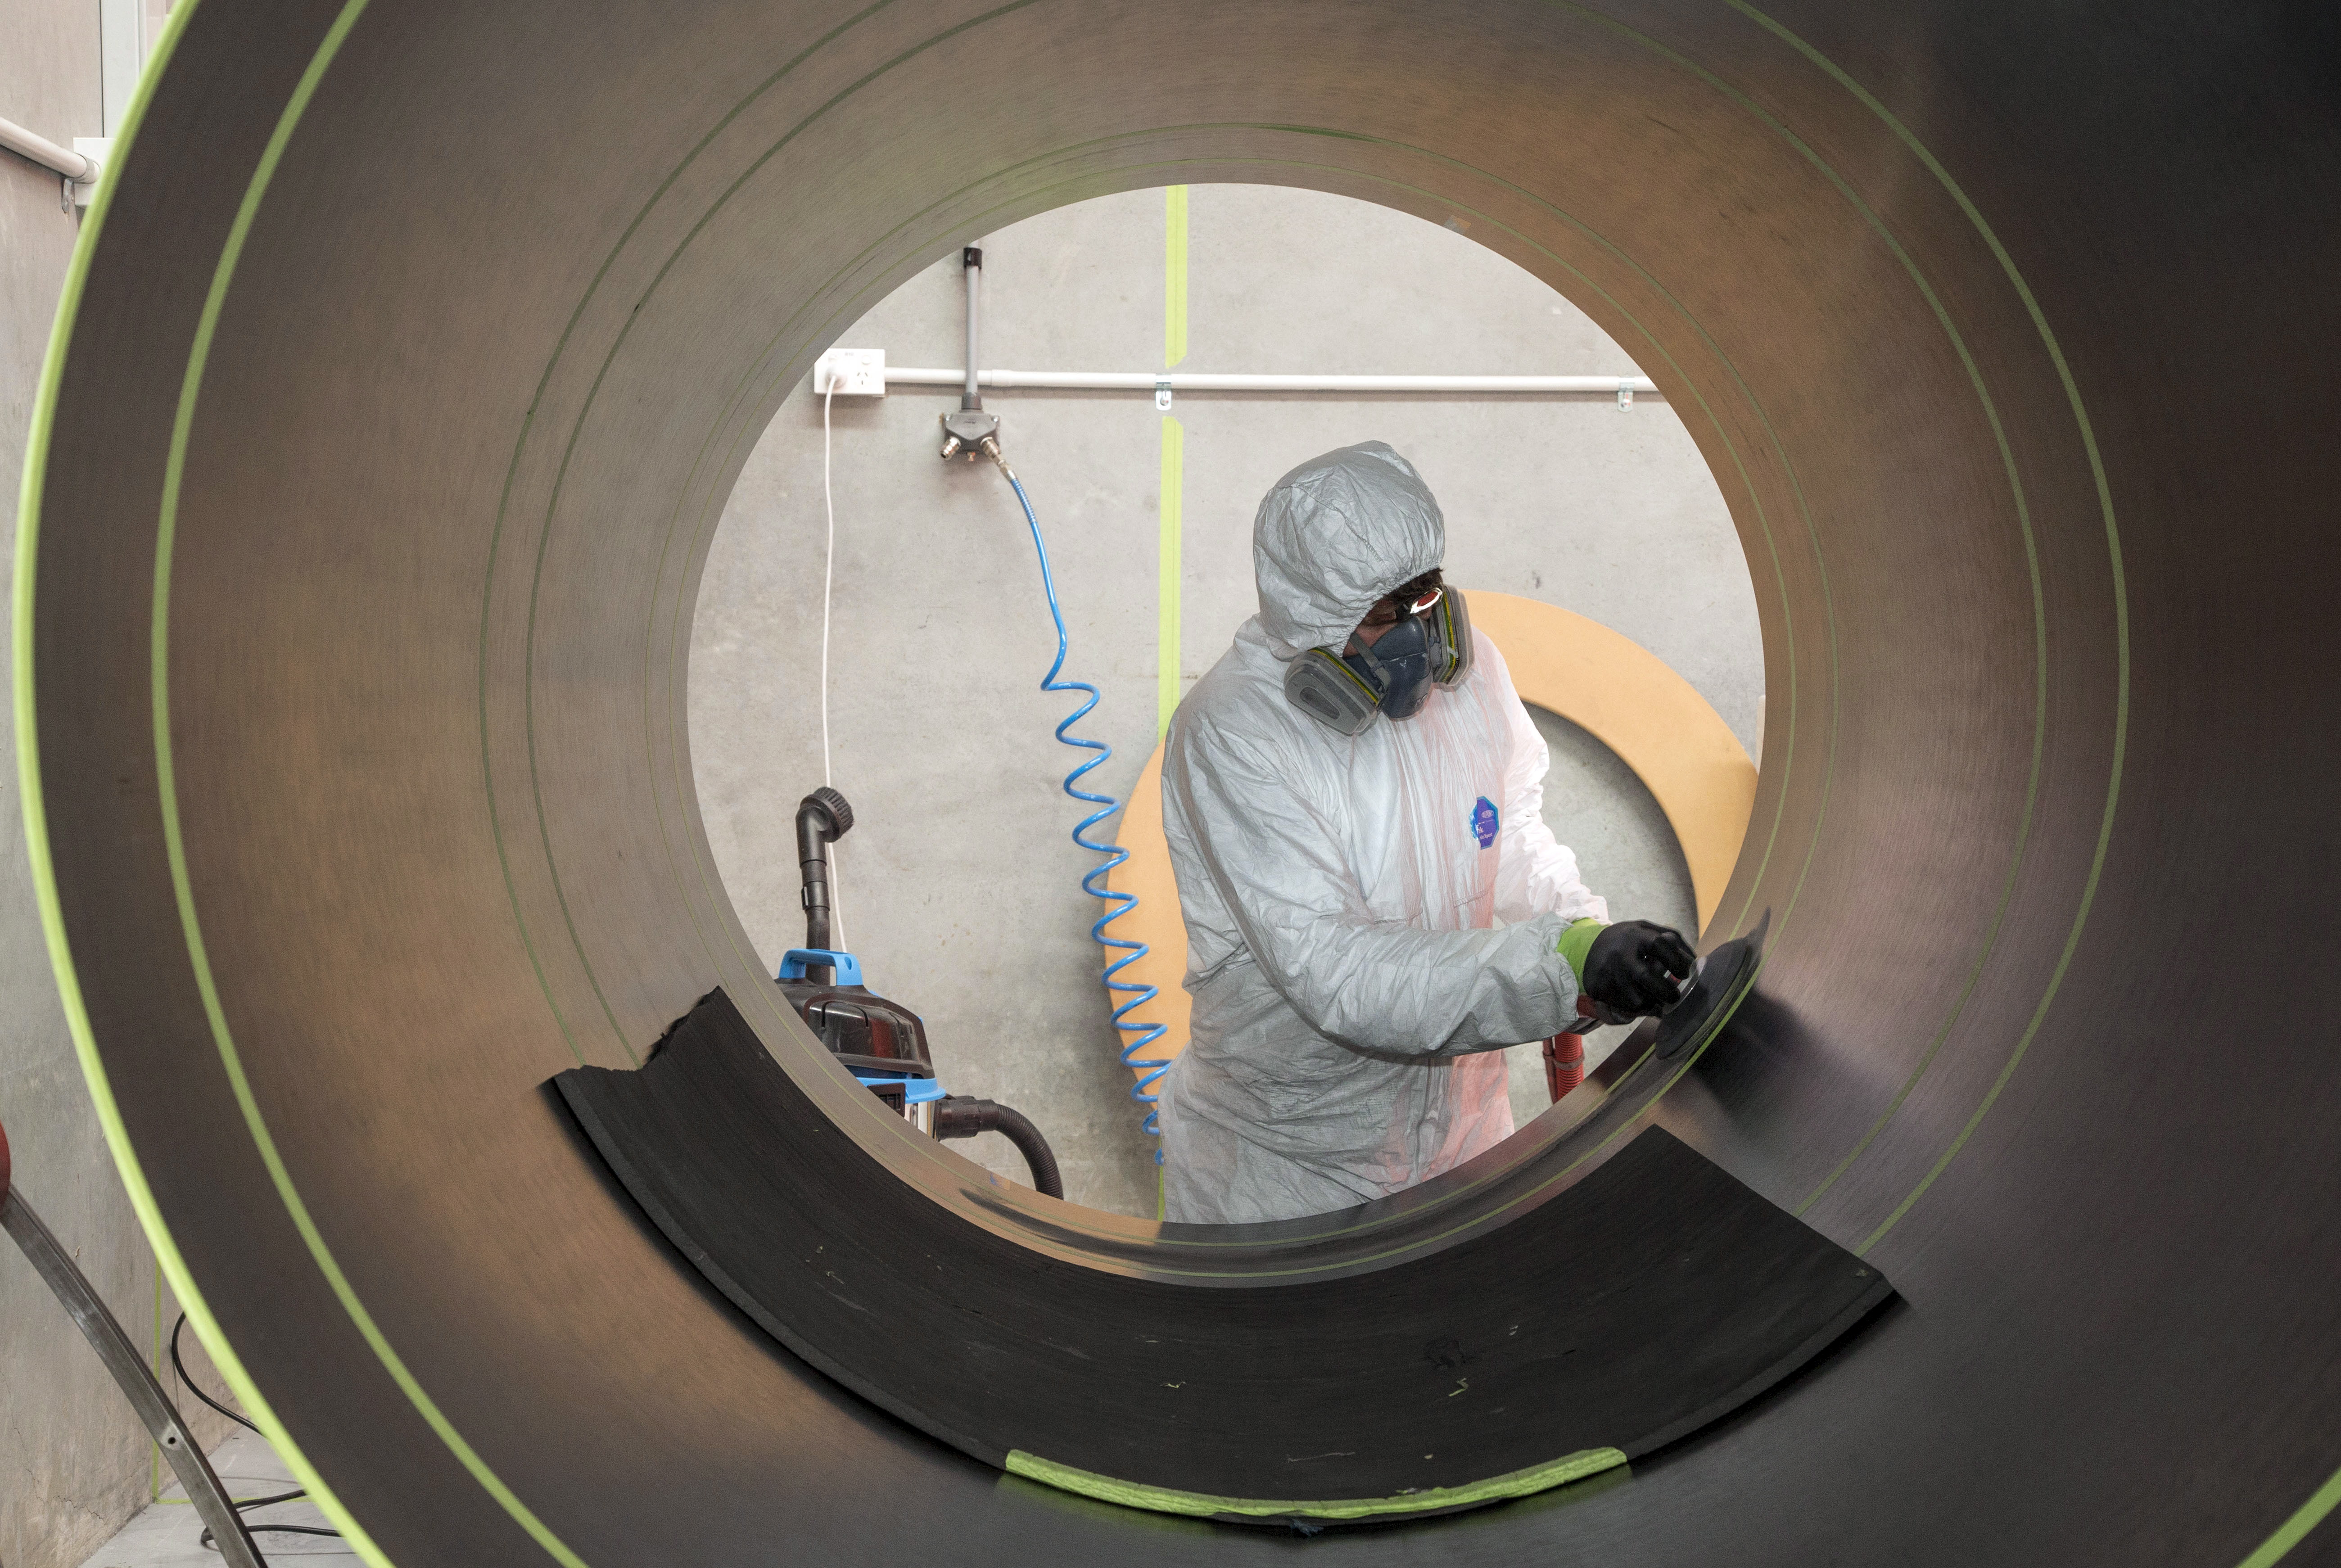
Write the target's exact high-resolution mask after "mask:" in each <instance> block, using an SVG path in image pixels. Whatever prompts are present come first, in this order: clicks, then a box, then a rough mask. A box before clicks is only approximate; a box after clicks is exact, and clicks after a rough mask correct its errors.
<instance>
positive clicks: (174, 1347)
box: [171, 1313, 341, 1552]
mask: <svg viewBox="0 0 2341 1568" xmlns="http://www.w3.org/2000/svg"><path fill="white" fill-rule="evenodd" d="M186 1326H187V1314H186V1313H180V1314H179V1321H178V1322H177V1323H173V1324H172V1325H171V1370H172V1371H174V1372H175V1373H178V1374H179V1386H180V1387H182V1388H184V1389H185V1390H186V1391H187V1392H188V1393H192V1394H194V1396H195V1397H196V1398H197V1399H200V1400H202V1401H203V1402H204V1403H205V1404H208V1405H210V1406H211V1407H212V1408H213V1409H214V1410H216V1411H218V1412H219V1413H221V1414H222V1415H224V1416H226V1417H227V1418H228V1419H229V1420H230V1421H233V1422H234V1423H236V1424H237V1425H238V1426H241V1427H243V1428H244V1430H245V1431H246V1432H250V1433H255V1434H257V1435H259V1436H261V1437H266V1436H267V1435H268V1434H267V1433H264V1432H262V1431H261V1430H260V1428H259V1427H257V1426H255V1425H254V1424H253V1423H251V1422H250V1421H247V1420H246V1419H244V1417H243V1416H241V1415H239V1414H237V1413H235V1412H234V1411H233V1410H230V1409H229V1408H228V1407H227V1406H226V1405H224V1404H222V1403H220V1402H219V1401H218V1400H216V1399H214V1398H213V1397H212V1396H211V1395H210V1394H208V1393H204V1389H203V1385H202V1384H201V1383H197V1382H196V1381H195V1380H194V1378H192V1377H190V1376H188V1375H187V1363H186V1358H185V1357H184V1356H183V1355H182V1354H180V1353H179V1335H180V1333H182V1332H183V1331H184V1329H185V1328H186ZM308 1495H309V1491H308V1488H306V1487H295V1488H294V1489H293V1490H292V1491H290V1492H278V1493H272V1494H271V1495H269V1496H266V1497H232V1498H230V1499H228V1502H229V1503H231V1504H232V1505H234V1509H235V1511H236V1512H237V1513H243V1512H244V1510H245V1509H247V1508H265V1507H267V1506H268V1505H269V1504H270V1503H291V1502H293V1501H294V1500H295V1499H297V1498H303V1497H306V1496H308ZM244 1528H245V1529H247V1530H265V1531H268V1532H270V1533H273V1534H277V1535H332V1536H336V1537H338V1536H339V1535H340V1534H341V1532H340V1531H338V1530H328V1529H326V1528H324V1526H323V1525H318V1524H270V1523H266V1522H265V1521H263V1520H257V1519H254V1520H246V1521H245V1522H244ZM203 1543H204V1546H205V1547H206V1548H207V1549H209V1550H210V1551H214V1552H216V1551H218V1550H219V1545H218V1543H216V1542H214V1540H213V1539H212V1533H211V1529H210V1527H209V1526H208V1525H206V1526H205V1527H204V1533H203Z"/></svg>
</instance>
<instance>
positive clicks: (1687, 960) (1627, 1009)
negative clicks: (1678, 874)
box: [1585, 920, 1698, 1018]
mask: <svg viewBox="0 0 2341 1568" xmlns="http://www.w3.org/2000/svg"><path fill="white" fill-rule="evenodd" d="M1697 966H1698V954H1695V953H1693V952H1692V951H1691V948H1690V944H1689V943H1688V942H1685V941H1684V940H1683V937H1682V933H1680V932H1679V931H1672V930H1669V928H1667V927H1666V926H1663V925H1653V924H1650V923H1649V921H1647V920H1621V921H1619V922H1618V924H1615V925H1612V926H1610V927H1609V929H1608V930H1607V931H1604V932H1603V933H1602V934H1600V935H1599V936H1597V937H1595V938H1594V939H1593V945H1592V946H1591V947H1590V948H1589V949H1588V950H1587V951H1586V954H1585V994H1586V995H1588V996H1589V997H1591V998H1592V999H1593V1000H1594V1001H1595V1002H1597V1003H1599V1004H1600V1005H1602V1006H1604V1007H1608V1008H1610V1009H1612V1010H1614V1011H1616V1012H1619V1013H1623V1014H1627V1015H1628V1016H1629V1017H1634V1018H1645V1017H1649V1016H1651V1015H1653V1014H1657V1013H1659V1011H1661V1010H1662V1009H1664V1008H1666V1007H1668V1006H1669V1005H1670V1004H1672V1003H1673V1002H1674V1000H1675V998H1676V997H1678V996H1679V995H1681V994H1682V983H1683V982H1684V981H1686V980H1688V979H1689V978H1690V976H1691V973H1692V971H1693V970H1694V969H1695V968H1697Z"/></svg>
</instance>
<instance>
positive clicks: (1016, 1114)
mask: <svg viewBox="0 0 2341 1568" xmlns="http://www.w3.org/2000/svg"><path fill="white" fill-rule="evenodd" d="M978 1133H998V1134H1001V1135H1002V1136H1003V1137H1005V1138H1006V1139H1007V1140H1008V1141H1009V1142H1010V1143H1011V1144H1015V1145H1016V1150H1017V1153H1019V1154H1022V1155H1023V1156H1024V1164H1025V1165H1026V1166H1027V1167H1028V1168H1029V1169H1030V1170H1031V1173H1032V1185H1033V1186H1034V1187H1035V1188H1037V1189H1038V1190H1039V1191H1041V1192H1043V1193H1048V1194H1049V1196H1051V1197H1052V1198H1061V1197H1063V1196H1064V1195H1065V1180H1064V1178H1063V1177H1062V1176H1060V1175H1059V1174H1057V1156H1056V1155H1055V1154H1053V1153H1051V1150H1050V1148H1049V1140H1048V1139H1046V1138H1043V1137H1042V1136H1041V1129H1040V1128H1038V1127H1035V1126H1034V1125H1032V1124H1031V1122H1029V1121H1027V1120H1025V1118H1024V1114H1023V1113H1022V1112H1021V1111H1018V1110H1014V1109H1012V1108H1011V1107H1009V1106H1006V1105H1003V1104H1001V1103H1000V1102H999V1101H997V1100H976V1099H971V1098H970V1097H969V1096H967V1095H965V1094H947V1095H945V1096H944V1097H943V1098H942V1099H941V1100H940V1101H938V1102H936V1104H935V1136H936V1137H938V1138H972V1137H974V1136H975V1135H976V1134H978Z"/></svg>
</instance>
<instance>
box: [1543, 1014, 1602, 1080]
mask: <svg viewBox="0 0 2341 1568" xmlns="http://www.w3.org/2000/svg"><path fill="white" fill-rule="evenodd" d="M1577 1015H1578V1016H1579V1018H1582V1019H1585V1020H1586V1021H1587V1022H1586V1023H1584V1024H1580V1025H1579V1028H1580V1029H1590V1028H1592V1027H1593V1024H1592V1022H1591V1020H1592V1018H1593V1004H1591V1003H1590V1002H1588V1001H1587V1000H1586V999H1585V998H1584V997H1583V996H1582V995H1580V996H1579V997H1578V999H1577ZM1584 1082H1585V1036H1584V1035H1583V1034H1556V1035H1554V1036H1553V1037H1552V1038H1551V1039H1549V1040H1548V1041H1546V1042H1545V1043H1544V1085H1545V1087H1546V1088H1548V1089H1549V1090H1551V1091H1552V1098H1553V1103H1554V1104H1559V1103H1560V1097H1561V1096H1562V1095H1564V1094H1568V1093H1569V1091H1570V1090H1571V1089H1574V1088H1576V1087H1577V1086H1578V1085H1579V1084H1582V1083H1584Z"/></svg>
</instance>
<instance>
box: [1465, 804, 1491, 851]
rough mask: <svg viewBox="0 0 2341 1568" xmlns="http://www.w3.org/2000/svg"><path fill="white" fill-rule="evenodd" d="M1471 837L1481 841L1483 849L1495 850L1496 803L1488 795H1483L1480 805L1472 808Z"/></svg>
mask: <svg viewBox="0 0 2341 1568" xmlns="http://www.w3.org/2000/svg"><path fill="white" fill-rule="evenodd" d="M1471 836H1472V837H1474V838H1476V839H1478V840H1479V847H1480V848H1481V849H1493V848H1494V847H1495V845H1496V803H1495V802H1493V801H1491V800H1489V798H1488V797H1487V796H1486V795H1481V796H1480V797H1479V804H1477V805H1475V806H1473V807H1472V808H1471Z"/></svg>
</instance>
